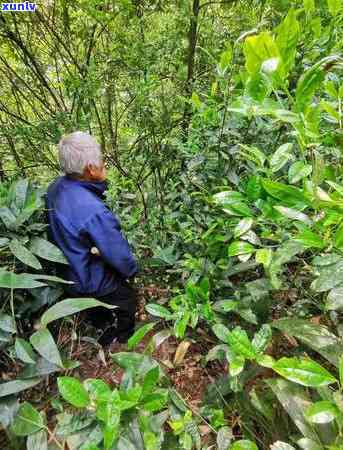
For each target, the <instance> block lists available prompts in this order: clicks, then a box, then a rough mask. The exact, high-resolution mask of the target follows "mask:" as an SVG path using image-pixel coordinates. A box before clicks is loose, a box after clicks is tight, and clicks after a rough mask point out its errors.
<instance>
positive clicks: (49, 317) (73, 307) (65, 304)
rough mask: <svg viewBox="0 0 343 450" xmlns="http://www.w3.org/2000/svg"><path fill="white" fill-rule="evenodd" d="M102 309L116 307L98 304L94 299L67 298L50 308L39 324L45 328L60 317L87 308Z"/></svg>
mask: <svg viewBox="0 0 343 450" xmlns="http://www.w3.org/2000/svg"><path fill="white" fill-rule="evenodd" d="M99 306H101V307H103V308H107V309H114V308H116V306H113V305H109V304H108V303H103V302H100V301H99V300H96V299H94V298H67V299H66V300H62V301H60V302H58V303H56V304H55V305H53V306H51V308H49V309H48V310H47V311H45V313H44V314H43V315H42V317H41V324H42V326H43V327H46V326H47V325H48V324H49V323H50V322H53V321H54V320H57V319H61V318H62V317H66V316H70V315H71V314H76V313H78V312H80V311H84V310H85V309H88V308H96V307H99Z"/></svg>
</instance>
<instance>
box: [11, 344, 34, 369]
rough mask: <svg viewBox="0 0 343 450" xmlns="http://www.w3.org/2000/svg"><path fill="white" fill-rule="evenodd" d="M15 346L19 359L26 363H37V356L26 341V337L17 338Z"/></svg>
mask: <svg viewBox="0 0 343 450" xmlns="http://www.w3.org/2000/svg"><path fill="white" fill-rule="evenodd" d="M14 347H15V351H16V355H17V358H18V359H20V360H21V361H23V362H24V363H28V364H35V362H36V359H37V356H36V355H35V352H34V351H33V348H32V346H31V344H30V343H29V342H27V341H25V339H21V338H17V339H16V340H15V346H14Z"/></svg>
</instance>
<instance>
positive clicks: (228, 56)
mask: <svg viewBox="0 0 343 450" xmlns="http://www.w3.org/2000/svg"><path fill="white" fill-rule="evenodd" d="M231 60H232V49H231V47H229V48H227V49H226V50H225V51H224V52H223V53H222V54H221V55H220V61H219V64H218V72H219V75H221V76H224V75H225V73H226V71H227V69H228V68H229V66H230V63H231Z"/></svg>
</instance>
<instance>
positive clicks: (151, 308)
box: [145, 303, 173, 320]
mask: <svg viewBox="0 0 343 450" xmlns="http://www.w3.org/2000/svg"><path fill="white" fill-rule="evenodd" d="M145 309H146V311H147V312H148V313H149V314H151V315H152V316H156V317H161V318H162V319H166V320H171V319H172V318H173V315H172V313H171V312H170V311H169V309H167V308H165V307H164V306H161V305H158V304H157V303H148V304H147V305H146V306H145Z"/></svg>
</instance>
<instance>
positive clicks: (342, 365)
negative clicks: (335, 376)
mask: <svg viewBox="0 0 343 450" xmlns="http://www.w3.org/2000/svg"><path fill="white" fill-rule="evenodd" d="M338 369H339V382H340V383H341V389H342V387H343V357H341V358H339V362H338Z"/></svg>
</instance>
